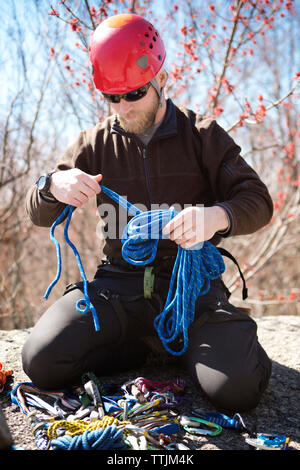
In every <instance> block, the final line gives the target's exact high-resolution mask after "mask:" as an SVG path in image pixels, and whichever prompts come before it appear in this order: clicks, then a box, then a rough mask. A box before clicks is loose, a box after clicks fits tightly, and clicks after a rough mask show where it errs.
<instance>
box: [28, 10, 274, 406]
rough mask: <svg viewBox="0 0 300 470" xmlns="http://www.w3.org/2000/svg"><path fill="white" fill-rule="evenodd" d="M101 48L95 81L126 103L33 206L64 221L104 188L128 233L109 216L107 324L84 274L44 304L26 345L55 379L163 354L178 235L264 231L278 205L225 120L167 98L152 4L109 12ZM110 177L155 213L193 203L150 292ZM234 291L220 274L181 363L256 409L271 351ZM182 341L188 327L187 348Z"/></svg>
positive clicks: (65, 381)
mask: <svg viewBox="0 0 300 470" xmlns="http://www.w3.org/2000/svg"><path fill="white" fill-rule="evenodd" d="M90 59H91V63H92V66H93V80H94V83H95V86H96V87H97V88H98V89H99V90H100V91H101V92H102V93H103V94H104V97H105V98H106V100H107V101H108V102H109V103H110V105H111V109H112V111H113V113H114V114H113V115H112V116H110V117H108V118H107V119H105V120H104V121H103V122H100V123H98V124H97V125H96V126H95V127H94V128H92V129H87V130H85V131H82V132H81V133H80V135H79V137H78V139H77V140H76V142H75V143H74V144H73V145H71V146H70V148H69V149H68V150H67V151H66V152H65V153H64V155H63V156H62V157H61V159H60V160H59V162H58V163H57V164H56V167H55V171H54V172H51V173H50V174H47V175H46V176H43V177H41V178H40V179H39V180H38V182H37V184H35V185H34V186H33V187H32V188H31V189H30V190H29V192H28V196H27V202H26V207H27V212H28V214H29V216H30V218H31V220H32V222H33V223H34V224H36V225H39V226H50V225H51V224H52V223H53V222H54V221H55V220H56V218H57V217H58V215H59V214H61V212H62V210H63V209H64V207H65V205H66V204H71V205H73V206H75V207H81V206H82V205H84V204H85V203H86V202H87V201H88V200H89V199H90V198H91V197H95V196H96V197H97V203H98V206H99V208H100V210H101V208H102V207H103V206H105V205H107V204H110V205H113V206H114V207H115V210H116V214H117V219H116V226H115V227H114V228H115V229H116V230H115V233H116V234H117V236H113V235H111V234H110V231H109V228H110V227H106V229H107V232H106V233H107V237H106V244H105V247H104V255H105V257H106V260H105V259H104V260H102V262H101V264H100V265H99V267H98V270H97V273H96V275H95V278H94V280H93V281H92V282H90V283H89V295H90V297H91V300H92V303H93V305H94V306H95V308H96V310H97V312H98V317H99V323H100V330H99V331H95V329H94V326H93V320H92V316H91V315H90V314H84V315H83V314H80V313H78V312H77V310H76V308H75V305H76V302H77V301H78V300H79V299H81V298H82V284H81V283H77V284H75V285H73V286H71V288H70V287H69V288H67V290H66V293H65V295H64V296H63V297H62V298H61V299H59V300H58V301H57V302H55V303H54V305H52V306H50V308H49V309H48V310H47V311H46V312H45V314H44V315H42V317H41V318H40V319H39V321H38V322H37V324H36V325H35V327H34V329H33V332H32V334H31V336H30V338H29V339H28V341H27V342H26V344H25V345H24V348H23V367H24V370H25V372H26V373H27V374H28V375H29V377H30V378H31V379H32V381H33V382H35V383H36V385H38V386H40V387H46V388H49V387H51V388H60V387H65V386H68V385H74V384H76V383H77V382H78V381H79V380H80V377H81V375H82V373H83V372H86V371H90V370H92V371H93V372H94V373H96V374H98V375H99V376H101V375H103V376H105V375H109V374H114V373H117V372H118V371H121V370H123V371H124V370H127V369H129V368H130V369H132V368H134V367H138V366H140V365H141V364H143V363H144V361H145V360H146V358H147V356H148V354H149V352H150V351H151V350H157V351H159V353H160V354H162V352H163V351H164V348H163V347H162V345H161V343H160V342H159V341H157V340H158V338H157V332H156V330H155V328H154V324H153V323H154V318H155V317H156V316H157V315H158V314H159V313H160V311H161V309H162V308H163V306H164V303H165V301H166V297H167V293H168V288H169V282H170V278H171V273H172V268H173V265H174V261H175V257H176V254H177V249H178V246H179V245H180V246H181V247H182V248H185V249H192V248H193V246H195V245H196V244H198V243H201V242H203V241H207V240H209V241H210V242H211V243H212V244H214V245H217V244H218V243H219V242H220V240H221V238H222V237H229V236H234V235H243V234H247V233H251V232H254V231H256V230H258V229H259V228H261V227H262V226H264V225H266V224H267V223H268V222H269V220H270V218H271V216H272V211H273V205H272V200H271V198H270V195H269V193H268V190H267V188H266V187H265V185H264V184H263V183H262V181H261V180H260V179H259V177H258V175H257V174H256V173H255V172H254V170H253V169H252V168H250V167H249V166H248V165H247V163H246V162H245V161H244V160H243V159H242V158H241V156H240V147H238V146H237V145H236V144H235V142H234V141H233V140H232V138H231V137H230V136H229V135H228V134H227V133H226V132H225V131H224V130H223V129H222V128H221V127H220V126H219V125H218V124H217V123H216V122H215V121H214V120H213V119H203V118H202V117H201V116H200V115H198V114H195V113H194V112H192V111H191V110H188V109H186V108H183V107H180V108H179V107H177V106H175V105H174V103H173V102H172V101H171V100H170V99H168V100H166V98H165V96H164V85H165V83H166V79H167V75H166V72H165V70H164V68H163V64H164V59H165V48H164V44H163V42H162V40H161V38H160V36H159V33H158V32H157V31H156V29H155V28H154V27H153V25H151V24H150V23H149V22H148V21H146V20H145V19H143V18H142V17H140V16H138V15H116V16H113V17H111V18H108V19H107V20H105V21H103V23H101V25H100V26H99V27H98V28H97V29H96V31H95V33H94V34H93V38H92V41H91V45H90ZM99 183H100V184H99ZM101 184H102V185H104V186H106V187H108V188H110V189H112V190H113V191H115V192H116V193H118V194H120V195H123V196H126V198H127V200H128V201H129V202H131V203H133V204H136V205H138V204H142V205H143V206H144V207H146V208H147V209H148V210H151V209H152V208H153V207H154V206H155V205H160V204H165V205H167V206H168V207H171V206H175V205H176V207H180V208H181V210H179V211H178V213H177V215H176V216H175V217H174V218H173V219H172V220H171V221H170V222H169V223H168V224H167V225H166V226H165V227H164V229H163V232H164V239H162V240H159V243H158V250H157V256H156V259H155V261H154V262H153V263H152V266H151V267H152V268H153V271H151V275H152V276H153V275H154V283H153V285H152V289H151V288H150V291H149V290H147V292H146V291H145V288H144V285H145V279H146V276H148V275H149V270H147V269H145V267H143V266H138V267H135V266H132V265H130V264H129V263H127V262H126V261H124V259H122V254H121V247H122V243H121V240H120V236H118V234H120V233H122V229H123V228H124V227H123V225H124V224H123V225H122V220H123V217H121V215H122V214H121V212H120V213H119V207H118V205H117V204H116V203H114V202H113V201H112V200H111V199H110V198H109V197H108V196H107V195H106V194H104V192H103V191H101V188H100V185H101ZM187 206H188V207H187ZM199 221H201V222H203V223H201V227H202V229H199V226H200V225H199ZM107 225H109V224H107ZM148 269H149V267H148ZM151 279H152V281H153V277H152V278H151ZM146 284H147V283H146ZM229 295H230V294H229V292H228V290H227V289H226V287H225V285H224V283H223V281H222V279H221V277H220V278H218V279H217V280H214V281H212V282H211V285H210V290H209V292H208V293H207V294H205V295H203V296H199V298H198V299H197V304H196V310H195V319H194V322H193V323H192V325H191V326H190V328H189V343H188V348H187V350H186V352H185V353H184V354H182V356H179V357H177V358H175V360H176V361H178V363H180V364H181V365H183V366H184V367H185V368H186V369H187V370H188V371H189V372H190V374H191V376H192V377H193V378H194V379H195V381H196V383H197V384H198V385H199V386H200V387H201V389H202V391H203V392H204V393H205V394H206V396H207V397H208V398H209V400H211V402H212V403H213V404H214V405H215V406H216V407H218V408H221V409H225V410H234V411H242V410H246V409H251V408H253V407H255V406H256V405H257V403H258V402H259V400H260V397H261V395H262V393H263V391H264V390H265V388H266V387H267V384H268V380H269V377H270V373H271V362H270V360H269V358H268V357H267V355H266V353H265V351H264V350H263V349H262V347H261V346H260V344H259V343H258V340H257V335H256V329H257V327H256V323H255V322H254V320H253V319H251V318H250V317H249V316H248V315H247V314H246V313H245V312H243V311H241V310H239V309H237V308H235V307H234V306H233V305H231V304H230V303H229V302H228V298H229ZM181 342H182V339H180V338H177V339H176V341H175V346H177V347H179V348H180V343H181ZM164 352H166V351H164Z"/></svg>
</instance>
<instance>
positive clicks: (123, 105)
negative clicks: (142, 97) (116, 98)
mask: <svg viewBox="0 0 300 470" xmlns="http://www.w3.org/2000/svg"><path fill="white" fill-rule="evenodd" d="M131 108H132V104H131V103H129V102H128V101H125V100H124V99H123V98H121V100H120V114H127V113H128V112H129V111H130V110H131Z"/></svg>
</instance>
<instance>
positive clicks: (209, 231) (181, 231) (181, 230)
mask: <svg viewBox="0 0 300 470" xmlns="http://www.w3.org/2000/svg"><path fill="white" fill-rule="evenodd" d="M228 227H229V219H228V216H227V213H226V211H225V209H223V208H222V207H220V206H213V207H188V208H186V209H183V210H182V211H181V212H179V214H177V215H176V216H175V217H174V218H173V219H172V220H171V221H170V222H169V223H168V224H167V225H165V227H164V228H163V230H162V233H163V235H166V236H168V237H169V238H170V240H173V241H174V242H175V243H177V244H178V245H180V246H181V247H182V248H185V249H188V248H191V247H193V246H194V245H196V244H198V243H203V242H204V241H207V240H210V239H211V238H212V237H213V236H214V234H215V233H216V232H223V231H226V230H227V229H228Z"/></svg>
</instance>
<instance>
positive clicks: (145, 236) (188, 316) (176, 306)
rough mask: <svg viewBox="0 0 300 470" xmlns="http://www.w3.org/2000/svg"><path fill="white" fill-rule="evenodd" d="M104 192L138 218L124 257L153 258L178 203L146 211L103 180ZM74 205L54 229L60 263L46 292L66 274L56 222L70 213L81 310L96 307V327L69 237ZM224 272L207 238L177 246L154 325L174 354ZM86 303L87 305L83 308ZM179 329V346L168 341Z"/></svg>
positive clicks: (128, 230)
mask: <svg viewBox="0 0 300 470" xmlns="http://www.w3.org/2000/svg"><path fill="white" fill-rule="evenodd" d="M101 190H102V191H103V193H105V194H107V195H108V196H109V197H110V198H111V199H112V200H114V201H115V202H116V203H118V204H119V205H121V206H122V207H123V208H124V209H126V210H127V211H128V212H129V213H130V214H131V215H133V218H132V219H131V220H130V221H129V223H128V224H127V226H126V227H125V229H124V231H123V234H122V239H121V241H122V257H123V258H124V259H125V261H127V262H128V263H131V264H134V265H146V264H149V263H151V262H152V261H153V260H154V259H155V257H156V253H157V246H158V241H159V239H162V238H167V237H165V236H164V235H163V234H162V229H163V227H164V226H165V225H166V224H167V223H168V222H169V221H170V220H171V219H172V218H173V217H174V216H175V215H176V212H175V210H174V208H173V207H171V208H170V209H168V210H154V211H146V212H143V211H141V210H140V209H138V208H137V207H136V206H134V205H133V204H131V203H129V202H128V201H127V200H126V199H125V198H123V197H122V196H120V195H118V194H117V193H115V192H114V191H112V190H111V189H109V188H106V187H105V186H102V185H101ZM74 209H75V207H74V206H70V205H69V206H66V208H65V210H64V211H63V212H62V214H61V215H60V216H59V217H58V218H57V220H56V221H55V222H54V224H53V225H52V227H51V230H50V238H51V240H52V241H53V242H54V243H55V245H56V252H57V260H58V268H57V274H56V277H55V279H54V281H53V282H52V283H51V284H50V285H49V287H48V289H47V291H46V293H45V295H44V297H45V298H48V296H49V294H50V292H51V289H52V288H53V286H54V285H55V284H56V283H57V281H58V279H59V277H60V273H61V252H60V247H59V243H58V241H57V240H56V239H55V236H54V230H55V228H56V226H57V225H58V224H59V223H60V222H61V221H62V220H63V219H64V217H65V216H67V221H66V225H65V229H64V235H65V239H66V241H67V243H68V244H69V245H70V246H71V248H72V249H73V252H74V254H75V257H76V260H77V264H78V267H79V271H80V274H81V277H82V280H83V286H84V297H85V298H84V299H82V300H79V301H78V302H77V304H76V309H77V311H79V312H80V313H87V312H88V311H91V312H92V315H93V319H94V325H95V329H96V330H99V328H100V326H99V320H98V316H97V312H96V310H95V308H94V306H93V304H92V303H91V301H90V299H89V295H88V282H87V280H86V276H85V273H84V269H83V266H82V262H81V259H80V256H79V253H78V252H77V249H76V247H75V246H74V245H73V243H72V242H71V241H70V240H69V237H68V227H69V224H70V221H71V217H72V213H73V211H74ZM224 271H225V264H224V261H223V258H222V256H221V255H220V253H219V251H218V249H217V248H216V247H215V246H214V245H212V244H211V243H209V242H204V243H203V244H202V247H201V248H199V249H189V250H186V249H183V248H181V247H180V246H179V247H178V251H177V257H176V260H175V264H174V267H173V272H172V276H171V281H170V286H169V291H168V296H167V300H166V303H165V306H164V309H163V311H162V312H161V313H160V314H159V315H157V317H156V318H155V319H154V326H155V328H156V331H157V334H158V336H159V338H160V340H161V341H162V343H163V345H164V347H165V349H166V350H167V351H168V352H170V353H171V354H173V355H176V356H179V355H181V354H183V353H184V352H185V351H186V349H187V347H188V328H189V326H190V325H191V324H192V322H193V321H194V314H195V303H196V300H197V298H198V297H199V296H200V295H204V294H206V293H207V292H208V291H209V289H210V281H211V280H213V279H217V278H218V277H219V276H220V275H221V274H222V273H223V272H224ZM81 305H84V307H81ZM179 334H182V335H183V347H182V349H181V350H180V351H174V350H172V349H171V347H170V346H169V343H172V342H173V341H174V340H175V339H176V338H177V336H178V335H179Z"/></svg>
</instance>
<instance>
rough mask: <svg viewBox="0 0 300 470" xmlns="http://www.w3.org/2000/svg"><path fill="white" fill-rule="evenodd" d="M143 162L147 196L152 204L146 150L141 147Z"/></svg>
mask: <svg viewBox="0 0 300 470" xmlns="http://www.w3.org/2000/svg"><path fill="white" fill-rule="evenodd" d="M143 162H144V170H145V178H146V187H147V191H148V196H149V201H150V204H151V205H152V204H154V200H153V193H152V188H151V183H150V175H149V167H148V161H147V152H146V148H145V147H144V148H143Z"/></svg>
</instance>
